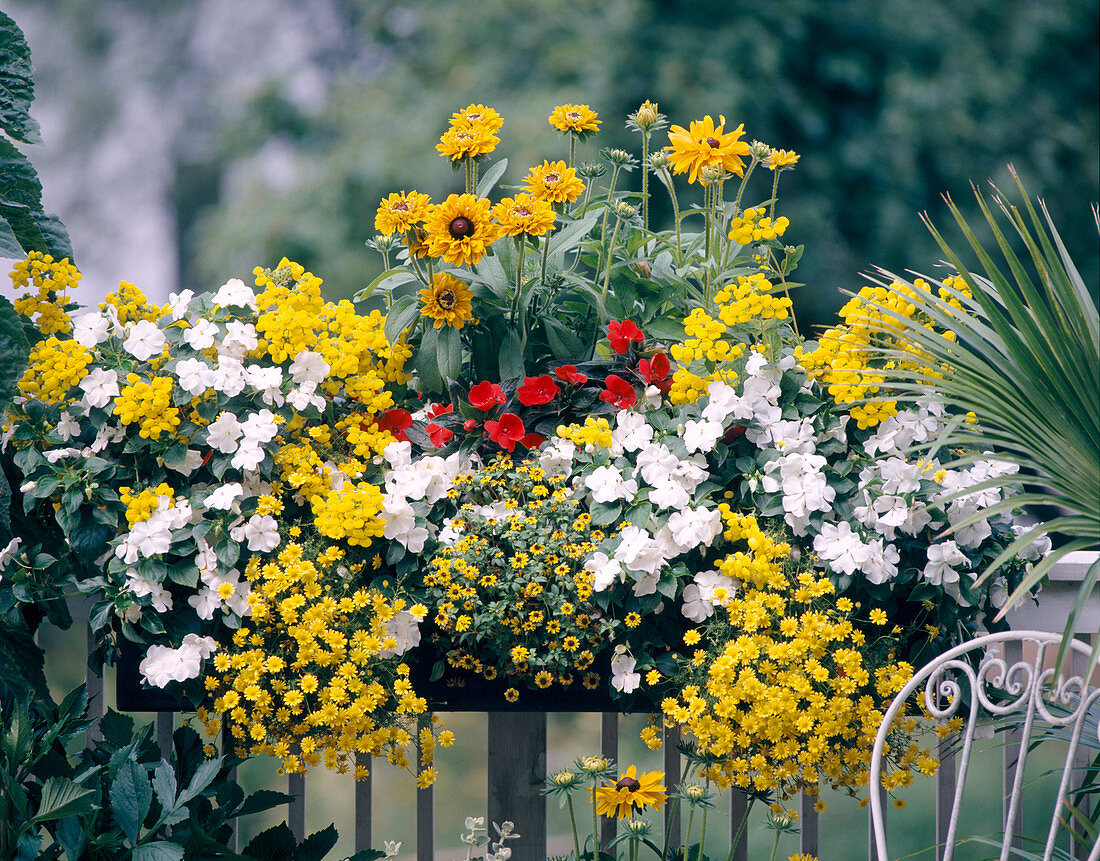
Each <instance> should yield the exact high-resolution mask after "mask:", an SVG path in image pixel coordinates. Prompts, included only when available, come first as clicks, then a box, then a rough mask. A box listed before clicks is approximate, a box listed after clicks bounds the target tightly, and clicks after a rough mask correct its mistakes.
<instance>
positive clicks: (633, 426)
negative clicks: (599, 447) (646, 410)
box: [611, 410, 653, 451]
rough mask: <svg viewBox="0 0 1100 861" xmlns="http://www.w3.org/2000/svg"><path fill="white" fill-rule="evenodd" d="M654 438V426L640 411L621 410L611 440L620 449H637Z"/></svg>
mask: <svg viewBox="0 0 1100 861" xmlns="http://www.w3.org/2000/svg"><path fill="white" fill-rule="evenodd" d="M652 439H653V426H652V425H651V424H650V423H649V422H648V421H646V417H645V416H644V415H642V414H640V413H632V412H630V411H629V410H620V411H619V414H618V415H617V416H616V419H615V430H613V431H612V432H611V442H612V444H613V446H617V447H618V449H619V450H620V451H637V450H638V449H640V448H643V447H645V446H646V445H648V444H649V443H650V441H651V440H652Z"/></svg>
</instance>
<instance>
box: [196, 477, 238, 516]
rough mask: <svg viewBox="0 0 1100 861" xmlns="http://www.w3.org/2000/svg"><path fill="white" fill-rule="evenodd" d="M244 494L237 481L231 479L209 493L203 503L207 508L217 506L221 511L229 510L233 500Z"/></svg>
mask: <svg viewBox="0 0 1100 861" xmlns="http://www.w3.org/2000/svg"><path fill="white" fill-rule="evenodd" d="M242 496H244V488H242V487H241V483H240V482H239V481H231V482H228V483H227V484H223V485H222V486H221V487H218V488H215V489H214V490H213V491H211V492H210V493H209V494H207V497H206V499H205V500H203V505H205V506H206V507H207V508H217V509H220V510H222V511H229V510H230V509H231V508H232V507H233V503H234V501H235V500H238V499H240V498H241V497H242Z"/></svg>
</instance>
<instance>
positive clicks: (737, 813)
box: [730, 787, 749, 861]
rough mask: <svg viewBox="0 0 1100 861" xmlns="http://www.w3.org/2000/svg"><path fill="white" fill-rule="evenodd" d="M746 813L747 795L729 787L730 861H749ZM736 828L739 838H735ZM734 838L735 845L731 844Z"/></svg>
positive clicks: (747, 808)
mask: <svg viewBox="0 0 1100 861" xmlns="http://www.w3.org/2000/svg"><path fill="white" fill-rule="evenodd" d="M748 813H749V797H748V796H747V795H745V793H743V792H742V791H741V790H740V789H737V788H736V787H730V846H731V848H732V849H733V853H732V854H731V855H730V861H749V824H748V822H745V817H746V816H748ZM742 823H744V827H743V828H742V827H741V824H742ZM738 830H740V832H741V837H740V838H737V832H738ZM735 839H737V845H736V846H734V845H733V841H734V840H735Z"/></svg>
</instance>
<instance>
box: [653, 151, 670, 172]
mask: <svg viewBox="0 0 1100 861" xmlns="http://www.w3.org/2000/svg"><path fill="white" fill-rule="evenodd" d="M649 163H650V165H651V166H652V167H653V169H654V170H661V169H663V168H664V167H666V166H667V165H668V153H667V152H665V151H664V150H663V149H662V150H658V151H657V152H655V153H653V154H652V155H651V156H650V157H649Z"/></svg>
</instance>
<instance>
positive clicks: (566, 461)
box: [539, 437, 577, 475]
mask: <svg viewBox="0 0 1100 861" xmlns="http://www.w3.org/2000/svg"><path fill="white" fill-rule="evenodd" d="M576 455H577V446H576V443H574V442H573V441H572V440H568V439H562V438H561V437H554V438H553V439H551V440H550V441H549V442H548V443H547V444H546V445H544V446H543V447H542V448H541V449H539V466H540V467H542V469H543V470H544V471H545V472H546V474H547V475H561V474H562V473H568V472H569V468H570V467H571V466H572V465H573V458H574V457H576Z"/></svg>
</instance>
